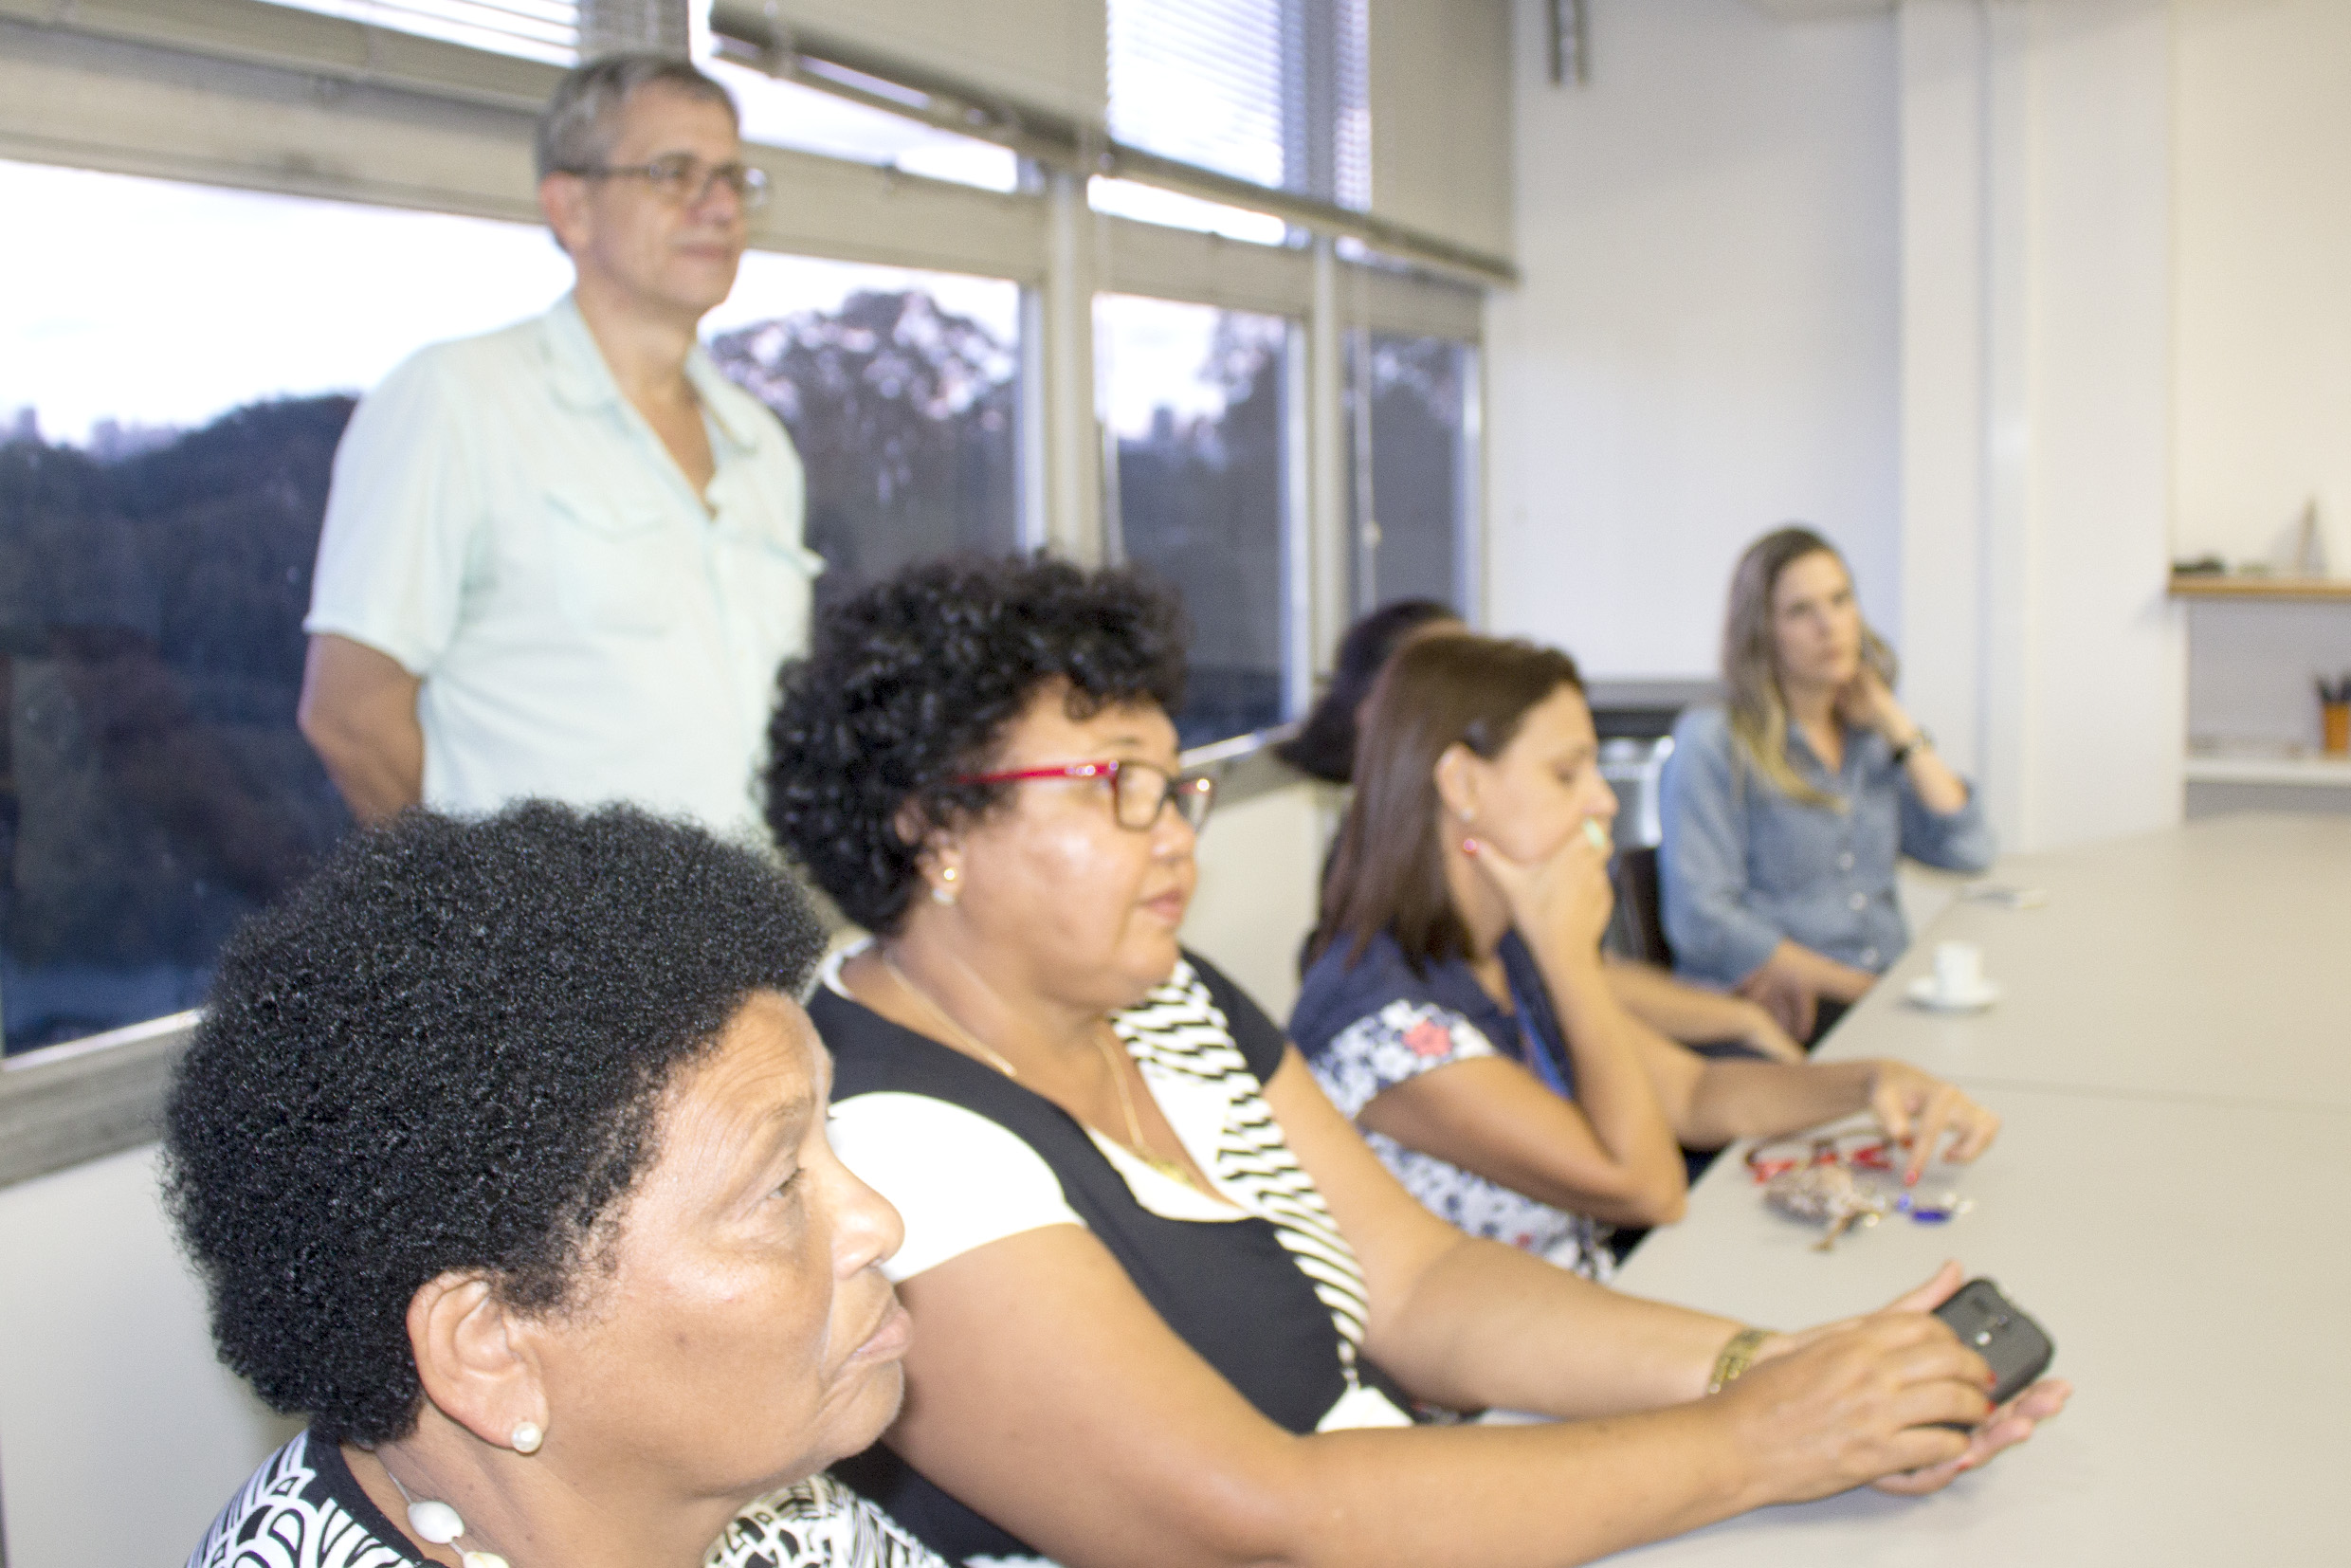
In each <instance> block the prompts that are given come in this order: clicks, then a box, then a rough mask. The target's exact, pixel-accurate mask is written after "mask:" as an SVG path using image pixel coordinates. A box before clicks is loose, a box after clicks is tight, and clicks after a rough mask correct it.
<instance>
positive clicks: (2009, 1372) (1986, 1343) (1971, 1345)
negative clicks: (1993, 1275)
mask: <svg viewBox="0 0 2351 1568" xmlns="http://www.w3.org/2000/svg"><path fill="white" fill-rule="evenodd" d="M1935 1316H1936V1317H1938V1318H1941V1320H1942V1321H1943V1322H1946V1323H1949V1324H1950V1325H1951V1332H1952V1333H1954V1334H1957V1335H1958V1336H1959V1343H1961V1344H1963V1345H1965V1346H1967V1348H1968V1349H1970V1350H1972V1351H1974V1352H1976V1353H1977V1355H1978V1356H1981V1357H1982V1358H1984V1359H1985V1360H1986V1361H1988V1362H1990V1363H1991V1364H1992V1374H1993V1376H1994V1377H1997V1378H1998V1379H1999V1382H1998V1383H1997V1384H1996V1385H1995V1386H1994V1388H1993V1390H1992V1403H1993V1405H1994V1406H1995V1408H1996V1407H1998V1406H2001V1405H2005V1404H2007V1403H2008V1402H2009V1401H2010V1400H2011V1399H2014V1398H2015V1397H2016V1395H2019V1394H2022V1393H2023V1392H2024V1391H2025V1390H2026V1389H2028V1388H2030V1387H2032V1383H2033V1380H2034V1379H2035V1378H2037V1377H2040V1376H2041V1374H2042V1373H2044V1372H2047V1371H2048V1370H2049V1363H2050V1358H2052V1357H2054V1356H2055V1355H2056V1354H2057V1347H2056V1345H2055V1344H2054V1343H2052V1342H2051V1341H2050V1337H2049V1336H2048V1334H2046V1333H2044V1332H2043V1331H2042V1328H2041V1325H2040V1324H2039V1323H2036V1322H2033V1321H2032V1319H2031V1318H2028V1317H2026V1316H2025V1314H2024V1311H2023V1309H2022V1308H2020V1307H2018V1306H2017V1304H2015V1303H2014V1302H2012V1301H2010V1300H2009V1299H2008V1298H2007V1297H2006V1296H2003V1295H2001V1294H2000V1287H1999V1286H1998V1285H1994V1284H1993V1283H1992V1282H1991V1281H1990V1280H1985V1279H1976V1280H1970V1281H1968V1282H1967V1283H1966V1284H1965V1285H1961V1286H1959V1289H1958V1291H1957V1292H1955V1293H1954V1294H1953V1295H1952V1297H1951V1299H1950V1300H1949V1301H1947V1302H1945V1303H1943V1304H1941V1306H1939V1307H1937V1308H1935Z"/></svg>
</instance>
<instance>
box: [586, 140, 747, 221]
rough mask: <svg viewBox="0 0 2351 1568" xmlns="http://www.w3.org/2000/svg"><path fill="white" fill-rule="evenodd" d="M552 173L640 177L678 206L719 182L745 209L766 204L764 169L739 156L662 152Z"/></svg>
mask: <svg viewBox="0 0 2351 1568" xmlns="http://www.w3.org/2000/svg"><path fill="white" fill-rule="evenodd" d="M697 170H700V171H702V179H701V180H700V182H699V183H698V182H697V181H696V180H695V178H694V174H695V171H697ZM556 173H558V174H573V175H576V176H577V177H579V178H580V179H584V180H604V179H616V178H627V179H641V180H643V181H645V183H646V184H647V185H649V186H651V187H652V188H653V191H654V193H655V194H656V195H658V196H660V197H662V198H663V199H664V200H665V201H668V202H671V203H673V204H674V205H676V206H679V207H699V206H700V205H702V203H703V202H704V201H706V200H708V199H709V196H710V192H711V190H712V188H713V187H714V186H717V185H720V184H721V183H723V184H724V185H725V186H726V188H727V189H728V190H730V191H734V192H735V199H736V200H737V201H738V202H741V203H742V204H743V210H744V211H746V212H748V211H751V210H753V209H755V208H758V207H762V206H764V205H766V203H767V195H768V180H767V171H766V170H764V169H761V168H759V167H758V166H757V165H756V164H750V163H744V162H742V161H740V160H739V159H738V160H737V161H736V162H733V163H704V162H702V159H700V158H698V157H696V156H695V155H693V154H691V153H665V154H663V155H661V156H660V157H657V158H655V159H653V160H652V161H651V162H649V163H594V164H579V165H576V166H574V167H573V168H569V169H558V170H556ZM689 188H690V190H689Z"/></svg>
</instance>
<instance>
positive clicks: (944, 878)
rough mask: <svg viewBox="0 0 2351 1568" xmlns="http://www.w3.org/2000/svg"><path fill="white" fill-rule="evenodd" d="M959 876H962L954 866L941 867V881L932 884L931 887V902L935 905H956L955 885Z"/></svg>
mask: <svg viewBox="0 0 2351 1568" xmlns="http://www.w3.org/2000/svg"><path fill="white" fill-rule="evenodd" d="M958 875H960V873H959V872H957V870H956V868H955V867H954V866H941V867H939V881H938V882H937V883H935V884H932V887H931V902H932V903H944V904H952V903H955V901H956V890H955V884H956V878H957V876H958Z"/></svg>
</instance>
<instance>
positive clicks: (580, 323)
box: [546, 294, 759, 452]
mask: <svg viewBox="0 0 2351 1568" xmlns="http://www.w3.org/2000/svg"><path fill="white" fill-rule="evenodd" d="M546 319H547V359H548V369H549V371H550V372H551V373H552V374H553V376H554V379H555V389H556V396H557V397H560V398H561V399H562V400H563V401H564V402H566V403H568V404H570V405H571V406H572V407H573V408H575V409H582V410H586V409H601V408H608V407H611V405H614V404H617V403H619V402H620V401H621V394H620V383H619V382H617V381H615V380H613V379H612V368H611V366H610V365H608V364H606V363H605V362H604V351H603V350H602V349H600V348H598V347H597V346H596V338H595V334H594V333H592V332H590V331H589V330H588V322H587V319H586V318H584V317H582V316H581V315H580V313H579V301H578V299H577V298H576V296H574V295H570V294H566V295H565V296H564V297H563V298H562V299H561V300H558V301H556V305H555V308H554V309H552V310H550V311H549V312H548V313H547V318H546ZM685 378H686V380H687V381H689V382H690V383H692V384H693V388H694V392H695V395H696V396H698V397H699V398H701V399H702V411H703V412H704V413H706V414H707V415H709V417H710V423H711V424H712V425H713V426H714V427H716V428H717V429H718V431H719V433H720V436H722V437H723V438H724V439H725V441H726V443H727V445H728V446H729V447H733V448H735V450H736V451H738V452H748V451H751V450H753V449H754V448H755V447H757V446H758V444H759V436H758V429H757V428H756V426H755V425H753V424H751V423H750V422H749V421H750V410H747V409H744V408H742V407H741V406H740V405H739V404H738V402H737V401H736V400H735V399H733V398H731V397H729V396H728V395H727V393H729V392H737V391H738V390H739V389H738V388H737V387H736V386H735V384H734V383H733V382H731V381H729V380H727V378H726V374H725V373H724V372H722V371H720V369H719V367H718V365H717V364H716V363H715V362H714V361H713V360H712V359H711V357H710V354H709V351H708V350H706V349H704V348H703V347H702V344H700V343H696V344H695V345H694V347H693V349H692V350H691V351H689V352H688V353H687V355H686V356H685Z"/></svg>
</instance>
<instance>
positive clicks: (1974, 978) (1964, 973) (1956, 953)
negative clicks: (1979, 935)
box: [1935, 942, 1984, 1002]
mask: <svg viewBox="0 0 2351 1568" xmlns="http://www.w3.org/2000/svg"><path fill="white" fill-rule="evenodd" d="M1983 985H1984V977H1983V949H1982V948H1980V947H1977V945H1976V944H1975V943H1974V942H1937V943H1936V944H1935V994H1936V995H1938V996H1940V997H1941V998H1942V999H1943V1000H1944V1001H1946V1002H1965V1001H1971V1000H1973V999H1974V998H1976V997H1977V996H1980V995H1982V994H1983Z"/></svg>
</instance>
